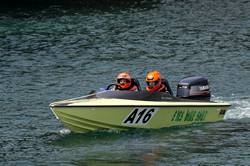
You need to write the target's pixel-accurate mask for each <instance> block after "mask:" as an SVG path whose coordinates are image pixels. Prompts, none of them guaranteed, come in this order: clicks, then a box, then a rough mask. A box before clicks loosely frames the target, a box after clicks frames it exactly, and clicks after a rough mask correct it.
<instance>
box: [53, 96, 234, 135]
mask: <svg viewBox="0 0 250 166" xmlns="http://www.w3.org/2000/svg"><path fill="white" fill-rule="evenodd" d="M65 103H66V104H65ZM229 106H230V104H228V103H215V102H154V101H137V100H124V99H84V100H78V101H70V102H69V101H67V102H65V101H62V102H56V103H52V104H51V105H50V107H51V109H52V111H53V113H54V114H55V115H56V117H57V118H58V119H60V120H61V121H62V122H63V124H64V125H65V126H66V127H67V128H69V129H70V130H71V131H73V132H78V133H79V132H80V133H84V132H88V131H95V130H118V131H120V130H127V129H131V128H148V129H157V128H164V127H171V126H179V125H188V124H192V123H203V122H216V121H220V120H223V118H224V115H225V113H226V111H227V109H228V107H229Z"/></svg>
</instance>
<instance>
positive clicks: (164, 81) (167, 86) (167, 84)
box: [161, 79, 173, 96]
mask: <svg viewBox="0 0 250 166" xmlns="http://www.w3.org/2000/svg"><path fill="white" fill-rule="evenodd" d="M161 82H162V84H164V85H165V86H166V88H167V90H168V92H169V94H170V95H172V96H173V91H172V90H171V88H170V85H169V83H168V81H167V80H166V79H161Z"/></svg>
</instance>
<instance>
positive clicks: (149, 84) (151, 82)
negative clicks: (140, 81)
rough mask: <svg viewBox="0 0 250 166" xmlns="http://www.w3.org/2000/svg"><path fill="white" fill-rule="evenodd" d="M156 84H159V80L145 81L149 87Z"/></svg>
mask: <svg viewBox="0 0 250 166" xmlns="http://www.w3.org/2000/svg"><path fill="white" fill-rule="evenodd" d="M157 84H159V81H150V82H147V85H148V86H149V87H150V88H153V87H154V86H156V85H157Z"/></svg>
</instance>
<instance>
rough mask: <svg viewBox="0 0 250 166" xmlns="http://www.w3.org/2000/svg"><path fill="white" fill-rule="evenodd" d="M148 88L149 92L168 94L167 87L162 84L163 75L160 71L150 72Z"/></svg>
mask: <svg viewBox="0 0 250 166" xmlns="http://www.w3.org/2000/svg"><path fill="white" fill-rule="evenodd" d="M146 83H147V87H146V90H147V91H148V92H157V91H158V92H166V91H167V87H166V86H165V85H164V84H163V82H162V77H161V73H160V72H159V71H156V70H155V71H151V72H148V74H147V76H146Z"/></svg>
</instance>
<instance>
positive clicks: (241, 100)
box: [214, 94, 250, 119]
mask: <svg viewBox="0 0 250 166" xmlns="http://www.w3.org/2000/svg"><path fill="white" fill-rule="evenodd" d="M214 100H215V101H220V102H223V101H224V102H229V103H230V104H231V107H230V108H229V110H228V111H227V113H226V115H225V117H224V119H245V118H250V96H240V97H239V96H235V95H234V94H232V95H231V96H230V97H224V98H221V97H214Z"/></svg>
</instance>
